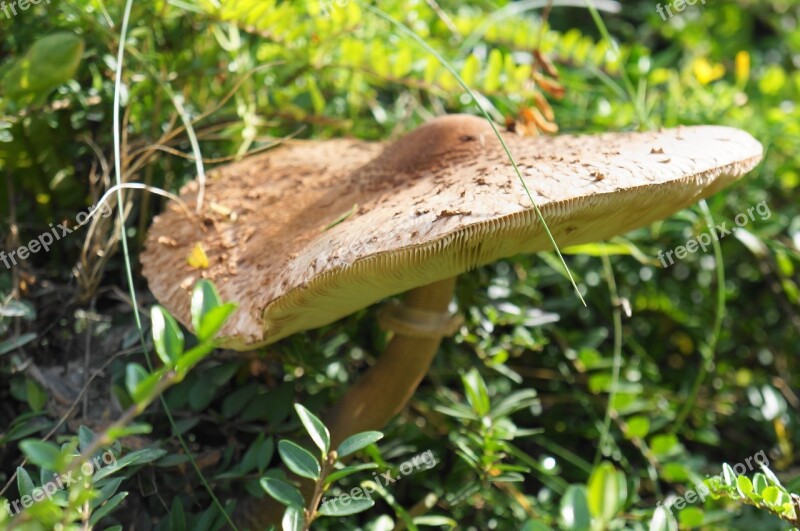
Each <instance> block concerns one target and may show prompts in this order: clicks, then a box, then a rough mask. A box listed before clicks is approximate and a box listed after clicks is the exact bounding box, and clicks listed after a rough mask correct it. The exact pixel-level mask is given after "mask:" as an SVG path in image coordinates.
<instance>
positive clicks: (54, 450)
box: [19, 439, 61, 470]
mask: <svg viewBox="0 0 800 531" xmlns="http://www.w3.org/2000/svg"><path fill="white" fill-rule="evenodd" d="M19 448H20V450H22V453H24V454H25V457H27V458H28V460H29V461H30V462H31V463H33V464H34V465H37V466H40V467H42V468H46V469H48V470H58V468H59V464H60V460H61V449H60V448H59V447H58V446H56V445H55V444H53V443H51V442H45V441H38V440H35V439H27V440H24V441H22V442H21V443H19Z"/></svg>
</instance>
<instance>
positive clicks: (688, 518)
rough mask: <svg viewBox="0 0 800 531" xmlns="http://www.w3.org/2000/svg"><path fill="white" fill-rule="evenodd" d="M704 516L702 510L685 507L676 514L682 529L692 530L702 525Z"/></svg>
mask: <svg viewBox="0 0 800 531" xmlns="http://www.w3.org/2000/svg"><path fill="white" fill-rule="evenodd" d="M704 515H705V513H703V510H702V509H699V508H698V507H686V508H685V509H683V510H682V511H681V512H680V514H678V520H679V521H680V523H681V527H682V528H686V529H694V528H695V527H700V526H701V525H703V517H704Z"/></svg>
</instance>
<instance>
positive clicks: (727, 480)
mask: <svg viewBox="0 0 800 531" xmlns="http://www.w3.org/2000/svg"><path fill="white" fill-rule="evenodd" d="M736 477H737V474H736V472H734V470H733V469H732V468H731V465H729V464H728V463H723V464H722V482H723V484H725V485H727V486H729V487H735V486H736Z"/></svg>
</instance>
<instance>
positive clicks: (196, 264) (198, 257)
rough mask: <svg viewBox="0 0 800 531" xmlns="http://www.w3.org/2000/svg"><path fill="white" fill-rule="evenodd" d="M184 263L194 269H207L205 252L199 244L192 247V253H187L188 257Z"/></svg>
mask: <svg viewBox="0 0 800 531" xmlns="http://www.w3.org/2000/svg"><path fill="white" fill-rule="evenodd" d="M186 263H187V264H189V267H192V268H194V269H208V256H206V251H205V250H204V249H203V246H202V244H200V242H198V243H196V244H195V245H194V248H193V249H192V252H191V253H189V257H188V258H187V259H186Z"/></svg>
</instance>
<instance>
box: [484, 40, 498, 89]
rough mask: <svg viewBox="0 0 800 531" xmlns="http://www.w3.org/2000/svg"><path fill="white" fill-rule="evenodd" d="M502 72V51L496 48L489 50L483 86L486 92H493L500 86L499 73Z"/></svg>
mask: <svg viewBox="0 0 800 531" xmlns="http://www.w3.org/2000/svg"><path fill="white" fill-rule="evenodd" d="M502 73H503V53H502V52H501V51H500V50H498V49H497V48H493V49H492V51H491V52H489V65H488V66H487V68H486V79H485V80H484V82H483V88H484V90H486V92H494V91H496V90H497V89H498V88H500V75H501V74H502Z"/></svg>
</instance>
